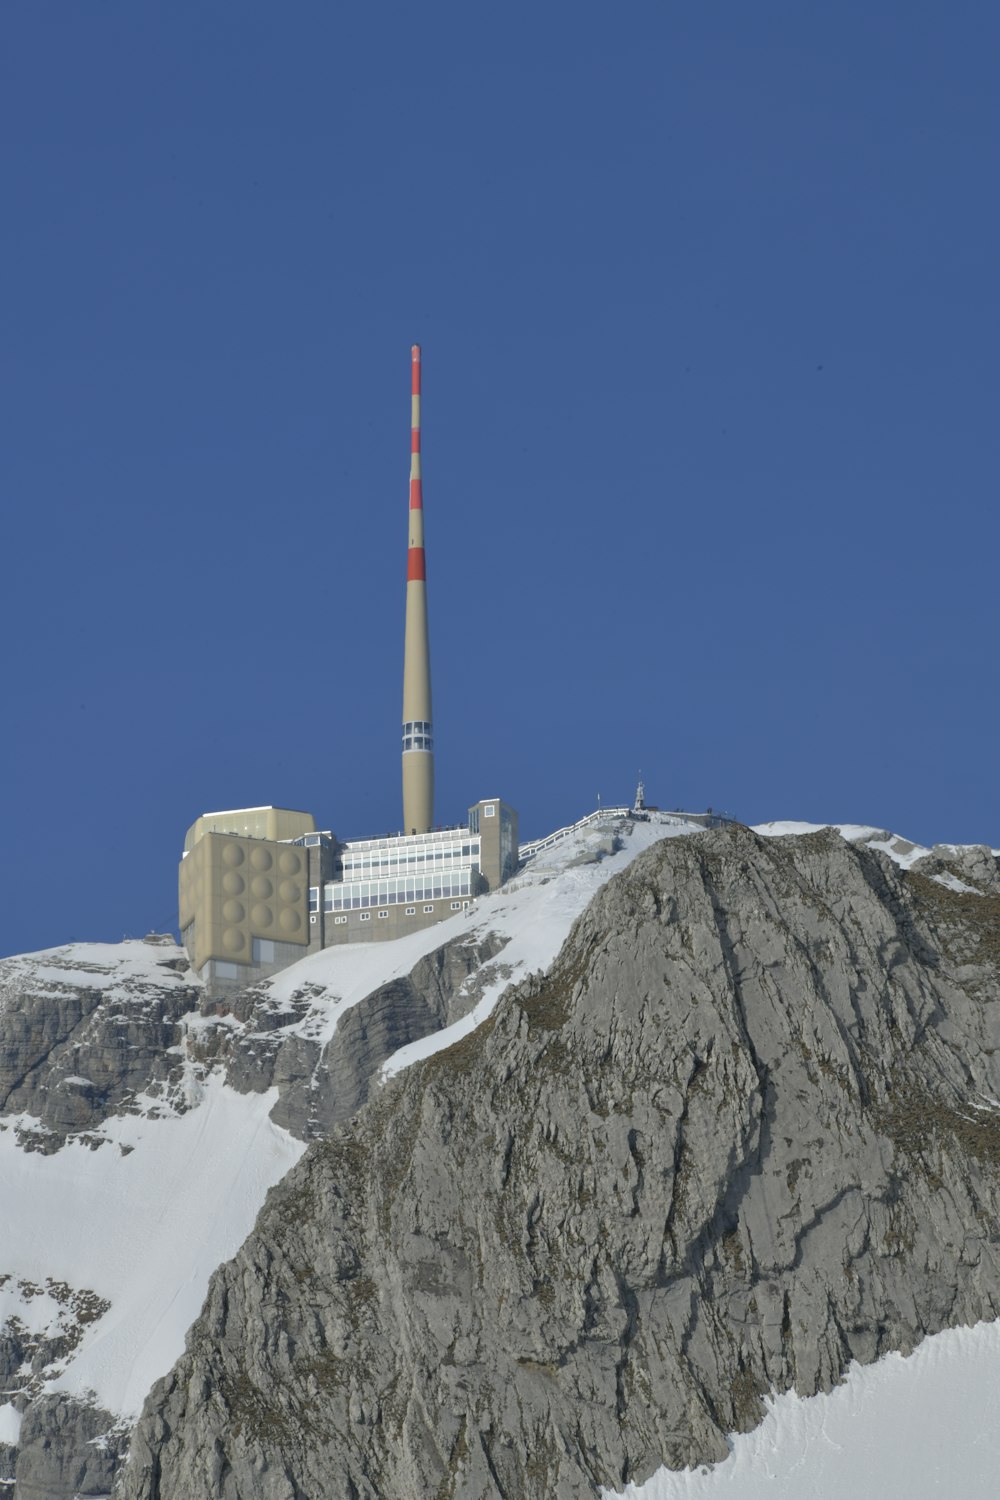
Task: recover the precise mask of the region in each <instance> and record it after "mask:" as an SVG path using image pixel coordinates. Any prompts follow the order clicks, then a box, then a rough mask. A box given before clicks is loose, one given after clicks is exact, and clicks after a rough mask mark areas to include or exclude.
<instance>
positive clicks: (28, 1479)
mask: <svg viewBox="0 0 1000 1500" xmlns="http://www.w3.org/2000/svg"><path fill="white" fill-rule="evenodd" d="M126 1444H127V1434H126V1433H124V1432H123V1431H121V1430H120V1429H119V1428H116V1427H115V1425H114V1418H113V1417H111V1416H110V1415H109V1413H108V1412H105V1411H101V1410H100V1409H99V1408H98V1407H96V1406H89V1405H87V1404H86V1403H85V1402H81V1401H73V1400H72V1399H70V1398H69V1397H67V1396H44V1397H43V1398H42V1399H41V1400H40V1401H37V1402H35V1403H34V1405H32V1406H30V1407H29V1408H28V1410H27V1412H26V1413H25V1417H24V1421H23V1422H22V1424H21V1434H20V1439H19V1442H18V1449H17V1464H16V1468H15V1472H14V1479H15V1484H14V1497H15V1500H68V1497H70V1496H72V1497H73V1500H106V1497H107V1496H108V1494H109V1493H110V1491H111V1486H112V1483H113V1480H114V1475H115V1470H116V1467H117V1464H118V1460H119V1458H120V1456H121V1450H122V1448H123V1447H124V1446H125V1445H126Z"/></svg>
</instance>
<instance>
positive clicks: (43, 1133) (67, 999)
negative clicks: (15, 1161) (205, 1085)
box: [0, 943, 200, 1272]
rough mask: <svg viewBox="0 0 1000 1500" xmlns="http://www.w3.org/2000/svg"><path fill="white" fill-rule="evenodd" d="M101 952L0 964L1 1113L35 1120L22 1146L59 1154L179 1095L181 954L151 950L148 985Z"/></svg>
mask: <svg viewBox="0 0 1000 1500" xmlns="http://www.w3.org/2000/svg"><path fill="white" fill-rule="evenodd" d="M130 946H131V947H132V948H133V949H137V950H138V949H141V947H142V945H141V944H139V943H134V944H131V945H130ZM105 951H106V952H107V953H108V955H109V957H108V959H107V961H106V962H100V961H99V960H94V959H91V960H90V961H89V963H88V961H87V960H86V959H84V958H81V956H80V950H79V949H73V948H68V949H56V950H54V951H53V952H51V953H44V954H31V955H28V956H27V957H24V958H11V959H5V960H4V961H3V962H0V1115H11V1114H21V1113H24V1114H26V1115H29V1116H31V1117H32V1118H33V1121H34V1122H37V1123H32V1124H31V1125H28V1126H27V1127H22V1129H21V1130H20V1131H19V1134H20V1136H21V1139H22V1142H23V1144H25V1145H27V1146H28V1147H29V1149H31V1148H33V1149H36V1150H41V1151H46V1152H51V1151H58V1150H59V1148H60V1146H62V1145H64V1144H65V1142H66V1138H67V1136H69V1135H76V1136H79V1135H81V1134H85V1133H86V1132H88V1131H92V1130H94V1129H96V1128H97V1126H99V1125H100V1124H101V1122H102V1121H103V1120H105V1119H107V1117H108V1116H109V1115H111V1114H115V1113H121V1112H124V1111H137V1110H140V1109H142V1108H144V1107H146V1108H148V1106H149V1104H150V1103H151V1102H152V1100H153V1099H154V1098H155V1097H156V1096H159V1097H162V1098H163V1099H164V1100H166V1099H167V1098H168V1097H169V1096H171V1095H173V1094H176V1093H177V1092H178V1085H179V1081H180V1076H181V1072H182V1059H181V1057H180V1055H179V1051H178V1049H177V1048H176V1047H175V1046H174V1044H175V1043H176V1042H177V1041H178V1040H179V1037H180V1029H179V1027H178V1024H177V1023H178V1022H179V1020H180V1018H181V1017H182V1016H183V1015H185V1014H186V1013H188V1012H190V1011H192V1010H193V1009H194V1008H195V1006H196V1005H197V1003H198V999H199V996H200V990H199V989H198V987H197V986H196V985H195V984H193V983H192V982H191V980H190V979H189V978H188V977H187V969H188V963H187V959H186V957H185V956H184V953H183V950H182V949H180V948H175V947H174V946H173V945H171V946H170V947H169V948H168V949H165V950H164V951H163V954H162V957H161V955H160V953H159V952H158V950H153V956H152V960H151V963H150V965H149V967H151V968H154V969H155V970H157V971H158V977H157V978H156V979H155V980H153V981H152V982H151V980H150V978H149V976H148V974H142V972H141V970H138V966H137V965H136V966H131V967H130V966H129V965H128V964H127V963H122V962H121V960H120V959H119V958H118V957H117V953H116V950H115V949H114V948H108V949H107V950H105ZM111 955H115V956H111ZM137 970H138V972H137ZM140 1094H141V1095H143V1096H144V1102H143V1104H142V1105H137V1104H136V1097H137V1096H138V1095H140ZM173 1107H175V1106H173V1105H172V1106H171V1108H173ZM2 1271H3V1267H2V1265H0V1272H2Z"/></svg>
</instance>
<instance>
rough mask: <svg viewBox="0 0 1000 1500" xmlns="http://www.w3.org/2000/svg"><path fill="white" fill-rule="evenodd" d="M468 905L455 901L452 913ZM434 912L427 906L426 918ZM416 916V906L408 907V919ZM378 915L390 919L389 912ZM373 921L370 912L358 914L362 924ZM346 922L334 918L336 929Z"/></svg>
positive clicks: (343, 919)
mask: <svg viewBox="0 0 1000 1500" xmlns="http://www.w3.org/2000/svg"><path fill="white" fill-rule="evenodd" d="M468 904H469V903H468V901H453V902H452V903H451V909H452V911H461V910H462V908H463V907H464V906H468ZM433 912H434V908H433V906H425V907H424V915H425V916H430V915H433ZM416 914H417V908H416V907H415V906H408V907H407V908H406V915H407V916H408V917H415V916H416ZM376 915H377V917H378V918H379V920H380V921H388V919H389V913H388V912H387V911H380V912H377V913H376ZM371 919H372V914H371V912H370V911H363V912H359V914H358V920H359V921H361V922H370V921H371ZM346 921H347V918H346V917H334V919H333V925H334V927H343V926H344V925H345V923H346Z"/></svg>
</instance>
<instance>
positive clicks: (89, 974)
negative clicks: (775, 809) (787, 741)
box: [0, 815, 928, 1500]
mask: <svg viewBox="0 0 1000 1500" xmlns="http://www.w3.org/2000/svg"><path fill="white" fill-rule="evenodd" d="M817 826H819V825H812V824H801V823H795V824H792V823H772V824H766V825H763V826H762V827H760V828H759V829H758V830H757V831H758V832H759V833H761V834H773V835H779V834H789V833H806V832H810V831H812V830H813V829H814V828H815V827H817ZM621 831H622V834H623V847H622V848H620V849H619V850H617V851H616V852H614V853H608V852H606V849H607V838H606V834H604V835H602V833H601V831H600V829H594V828H590V829H584V830H581V831H579V832H578V833H577V834H575V835H573V836H572V837H570V838H567V839H565V840H563V841H562V842H560V843H559V844H557V845H555V846H553V847H552V848H551V849H549V850H547V851H544V852H543V853H541V854H539V855H538V856H536V858H535V859H534V860H533V861H532V863H531V864H530V865H529V866H528V867H527V868H526V870H525V871H524V872H522V873H521V874H520V875H519V876H517V877H516V878H515V879H514V880H513V881H511V882H510V883H509V884H508V885H507V886H506V887H505V888H504V889H503V890H501V891H498V892H495V893H493V894H492V895H489V896H486V897H483V898H481V899H480V900H479V901H478V902H477V903H475V904H474V905H473V906H472V907H470V908H469V909H468V910H467V911H465V912H462V913H459V914H457V915H456V916H454V917H453V918H451V919H450V920H449V921H447V922H443V923H441V924H439V925H438V926H435V927H433V928H430V929H427V930H425V931H423V932H420V933H416V934H413V935H412V936H410V937H406V938H402V939H399V940H397V941H395V942H386V943H372V944H365V945H356V946H351V947H349V948H338V949H332V950H328V951H326V952H324V953H319V954H314V955H312V956H310V957H307V958H305V959H303V960H301V961H300V962H299V963H297V964H295V965H293V966H292V967H291V968H289V969H287V970H285V971H284V972H283V973H281V974H279V975H277V976H275V977H274V978H273V979H272V980H271V981H269V982H268V984H267V986H266V991H267V995H268V997H269V999H268V1003H269V1005H270V1006H271V1007H272V1008H273V1009H274V1010H278V1011H280V1010H282V1009H286V1008H287V1009H288V1010H289V1011H291V1010H292V1009H293V1007H292V1004H291V1002H292V997H293V996H296V997H298V998H299V1001H300V1003H299V1005H298V1006H297V1009H298V1012H299V1014H298V1018H297V1019H296V1021H295V1022H294V1023H293V1024H292V1025H291V1026H289V1027H288V1029H287V1033H286V1034H289V1035H294V1034H295V1033H298V1034H299V1035H301V1036H303V1037H308V1038H309V1039H310V1040H312V1041H316V1042H319V1043H321V1044H322V1043H325V1042H328V1041H329V1040H330V1039H331V1038H332V1037H333V1035H334V1033H335V1031H336V1027H337V1023H338V1019H339V1018H340V1017H341V1016H342V1015H343V1014H344V1013H345V1012H346V1011H347V1010H348V1009H349V1008H350V1007H351V1006H353V1005H356V1004H357V1003H358V1002H359V1001H361V1000H362V999H364V998H365V997H366V996H367V995H368V994H370V993H371V992H372V990H374V989H376V988H377V987H379V986H380V985H383V984H386V983H387V982H388V981H390V980H392V979H393V978H395V977H398V976H403V975H406V974H408V973H409V972H410V971H411V970H412V968H413V967H414V965H415V964H416V963H417V962H418V960H419V959H420V958H421V957H422V956H424V955H425V954H427V953H430V952H432V951H433V950H434V949H436V948H437V947H439V946H441V945H442V944H444V943H447V942H449V941H451V940H454V939H456V938H459V939H460V938H462V937H463V936H465V937H469V938H472V937H476V936H478V937H482V936H485V934H487V933H488V932H494V933H498V934H500V935H501V936H503V937H504V938H505V939H506V940H507V941H506V946H505V947H504V949H503V950H502V951H501V952H500V953H499V954H498V956H497V957H496V958H495V959H493V960H492V961H491V962H490V963H488V964H486V965H485V966H484V967H483V968H482V969H481V970H480V971H479V973H478V974H476V975H475V976H473V979H472V980H471V981H470V983H471V984H473V985H474V986H475V994H476V1004H475V1006H474V1007H473V1009H472V1010H471V1011H470V1013H469V1015H467V1016H466V1017H465V1018H464V1019H462V1020H461V1021H459V1022H457V1023H456V1024H455V1025H454V1026H452V1027H449V1028H448V1029H447V1030H444V1031H441V1032H438V1033H436V1034H435V1035H433V1036H431V1037H427V1038H424V1039H423V1040H421V1041H419V1042H416V1043H413V1044H411V1045H410V1046H408V1047H405V1048H403V1049H401V1051H399V1052H397V1053H396V1054H395V1055H394V1056H393V1057H391V1058H390V1059H389V1060H388V1062H387V1063H386V1064H385V1066H384V1069H383V1074H384V1075H385V1076H388V1075H391V1074H393V1073H396V1072H398V1071H399V1070H400V1069H402V1068H404V1067H406V1066H408V1065H409V1064H410V1063H412V1062H413V1061H415V1060H417V1059H418V1058H420V1057H424V1056H427V1055H429V1054H430V1053H432V1052H434V1051H437V1050H438V1049H440V1048H442V1047H446V1046H448V1045H450V1044H451V1043H452V1042H454V1041H455V1040H457V1039H458V1038H459V1037H460V1036H462V1035H464V1034H466V1033H467V1032H469V1031H471V1030H472V1029H473V1028H474V1027H475V1026H477V1025H479V1024H480V1023H481V1022H482V1021H483V1020H484V1019H485V1018H486V1016H487V1015H489V1013H490V1012H491V1011H492V1009H493V1008H494V1006H495V1005H496V1003H497V1001H498V1000H499V998H500V996H501V995H502V993H503V992H504V990H505V989H506V988H507V986H508V985H509V984H510V983H511V982H513V981H516V980H518V979H520V978H523V977H525V976H526V975H527V974H529V973H531V972H533V971H535V970H539V969H545V968H546V967H547V966H548V965H549V964H550V963H551V962H552V960H553V959H554V958H555V957H556V955H557V953H558V952H559V949H560V947H561V946H562V943H563V941H564V940H565V938H566V936H567V935H568V933H569V930H570V928H571V926H572V924H573V922H574V921H575V919H576V918H577V917H578V916H579V915H580V913H581V912H582V911H583V910H584V909H585V908H586V906H587V905H588V903H589V902H590V900H591V898H592V897H593V895H594V894H595V892H596V891H597V890H598V889H599V888H600V887H601V886H602V885H603V884H604V883H605V882H606V881H607V880H609V879H610V878H611V876H612V875H614V874H616V873H617V872H618V871H619V870H621V869H623V868H624V867H625V866H626V865H627V864H628V863H629V862H630V861H631V860H632V859H634V858H635V857H636V855H638V854H639V853H641V852H642V851H643V850H644V849H646V848H648V847H649V846H650V845H651V844H653V843H655V842H656V841H657V840H659V839H661V838H664V837H671V836H677V835H679V834H683V833H701V832H702V831H703V830H701V828H700V827H697V826H695V825H684V824H678V823H677V822H675V821H666V820H665V821H663V822H659V821H658V820H657V819H656V817H655V815H654V816H653V818H652V819H651V820H650V821H649V822H645V823H644V822H639V823H635V824H627V825H624V828H623V829H622V830H621ZM840 831H841V832H842V833H843V835H844V837H845V838H848V839H850V840H852V841H861V842H865V843H868V844H871V845H872V846H873V847H875V848H881V849H883V850H884V851H885V852H886V853H888V854H890V855H891V857H893V858H894V859H896V860H897V862H898V863H900V864H902V865H904V866H908V865H909V864H912V863H913V861H914V860H916V859H918V858H920V857H921V856H923V855H924V854H926V853H927V852H928V851H926V850H924V849H922V848H921V847H920V846H919V845H914V844H912V843H910V842H909V841H907V840H904V839H901V838H898V837H897V836H895V835H892V834H888V833H886V832H885V831H884V830H880V829H875V828H867V827H861V826H855V825H843V826H842V827H841V829H840ZM174 951H175V952H176V950H174ZM164 956H165V955H164V951H163V950H159V949H156V948H150V947H148V946H147V945H145V944H142V943H124V944H120V945H106V944H74V945H71V946H69V947H66V948H63V949H58V950H53V951H52V952H49V953H46V954H40V955H27V956H25V957H23V958H18V959H11V960H6V961H5V962H4V964H3V965H2V966H0V970H2V972H0V1008H2V1007H3V1006H4V1005H9V1004H12V1003H16V1000H15V997H16V993H17V988H18V984H19V983H20V982H21V981H22V980H23V978H24V977H25V975H26V974H27V973H28V971H29V970H30V972H31V978H32V981H33V983H34V985H35V988H36V991H37V989H38V988H39V986H41V987H42V988H43V989H47V990H48V992H49V993H51V994H52V996H53V997H54V998H58V996H59V995H60V994H64V993H66V991H67V990H71V989H72V988H73V987H83V986H86V987H89V988H91V989H94V988H98V989H101V990H102V991H106V993H107V994H108V995H109V996H121V997H128V996H130V995H134V994H135V993H137V992H138V991H139V990H141V987H142V986H143V985H144V984H152V983H155V984H157V985H159V986H161V987H163V986H165V985H166V986H174V985H184V984H190V978H189V976H183V977H182V976H180V975H176V974H173V973H171V972H170V971H169V970H165V969H164V968H163V961H164ZM166 956H168V957H169V954H168V955H166ZM303 994H307V995H308V997H309V1001H308V1007H307V1009H306V1010H305V1011H304V1012H303V1011H302V1008H301V996H302V995H303ZM207 1024H209V1023H208V1021H207V1020H206V1018H204V1017H202V1016H200V1015H199V1013H198V1012H197V1011H195V1010H192V1011H191V1012H190V1014H189V1015H188V1016H187V1017H186V1018H185V1020H184V1023H183V1028H184V1030H185V1032H186V1033H187V1035H186V1036H185V1039H184V1041H183V1042H182V1045H181V1049H180V1050H181V1052H182V1054H185V1055H186V1043H187V1036H191V1037H194V1036H196V1035H197V1033H198V1032H199V1030H200V1029H201V1028H203V1027H204V1026H205V1025H207ZM212 1024H219V1019H218V1018H212ZM222 1024H232V1025H236V1024H238V1023H236V1022H235V1020H234V1019H232V1018H228V1017H227V1018H223V1020H222ZM184 1078H185V1082H184V1092H185V1094H186V1097H185V1098H184V1099H183V1100H182V1101H177V1102H178V1103H182V1104H183V1105H185V1106H186V1112H175V1110H174V1109H173V1108H172V1107H171V1102H170V1100H169V1099H166V1100H165V1099H164V1098H163V1097H162V1096H160V1097H157V1098H153V1097H143V1096H141V1095H140V1096H139V1097H138V1098H137V1099H136V1100H135V1102H134V1107H135V1110H136V1112H135V1113H130V1114H126V1115H123V1116H113V1117H111V1118H110V1119H109V1120H107V1121H106V1122H105V1124H104V1125H103V1126H102V1127H101V1129H100V1131H99V1132H98V1133H97V1134H98V1136H99V1138H100V1140H101V1141H102V1142H103V1143H102V1144H100V1145H99V1146H98V1147H97V1148H96V1149H91V1148H90V1147H89V1146H88V1145H86V1144H84V1143H82V1142H79V1141H75V1142H74V1141H70V1142H69V1143H68V1144H67V1145H66V1146H64V1147H63V1149H62V1150H60V1151H58V1152H56V1153H55V1154H53V1155H49V1156H44V1155H41V1154H39V1153H37V1152H32V1153H28V1152H25V1151H24V1150H22V1149H21V1147H20V1146H19V1144H18V1139H17V1136H18V1127H24V1126H27V1127H28V1129H29V1130H30V1129H31V1128H32V1122H31V1121H30V1120H25V1119H23V1118H15V1117H11V1116H7V1117H0V1193H2V1195H3V1198H2V1201H3V1206H4V1213H3V1215H2V1217H0V1323H2V1322H6V1321H7V1320H8V1319H10V1318H16V1319H17V1320H18V1321H19V1323H20V1324H21V1326H22V1327H23V1328H24V1329H25V1330H26V1331H28V1332H29V1333H32V1334H35V1335H46V1334H47V1335H49V1336H52V1335H54V1334H56V1333H58V1332H59V1330H60V1329H62V1328H64V1327H67V1326H68V1325H69V1324H70V1323H71V1322H72V1318H71V1314H72V1313H73V1312H74V1310H75V1312H76V1313H77V1314H79V1311H80V1307H81V1306H84V1307H85V1304H86V1303H87V1299H88V1298H89V1299H90V1302H91V1304H92V1305H91V1308H90V1313H89V1314H88V1315H87V1316H85V1317H82V1318H78V1326H79V1325H82V1337H81V1338H80V1341H79V1343H78V1344H77V1346H76V1348H75V1349H73V1350H72V1351H71V1353H70V1354H69V1356H68V1357H67V1358H65V1359H64V1360H63V1361H62V1363H61V1364H59V1365H56V1366H53V1367H51V1368H49V1369H47V1370H46V1371H45V1372H44V1380H43V1382H42V1384H41V1385H40V1386H38V1387H36V1389H62V1390H66V1391H70V1392H73V1393H76V1394H83V1393H85V1392H93V1394H94V1396H95V1399H96V1400H97V1402H98V1404H100V1405H101V1406H103V1407H106V1408H107V1409H109V1410H110V1411H112V1412H114V1413H116V1414H119V1415H120V1416H121V1417H123V1418H125V1419H129V1418H131V1417H133V1416H134V1415H135V1414H136V1413H137V1412H138V1410H139V1408H140V1406H141V1404H142V1401H143V1399H144V1397H145V1395H146V1393H147V1391H148V1389H149V1387H150V1386H151V1384H152V1383H153V1381H154V1380H155V1379H157V1378H158V1377H159V1376H160V1375H162V1374H164V1373H166V1371H167V1370H168V1369H169V1368H170V1367H171V1366H172V1364H173V1363H174V1361H175V1360H176V1358H177V1357H178V1355H179V1354H180V1352H181V1349H182V1347H183V1341H184V1336H185V1333H186V1331H187V1329H188V1328H189V1326H190V1325H191V1323H192V1322H193V1320H194V1318H195V1317H196V1316H197V1314H198V1312H199V1310H200V1307H201V1305H202V1301H203V1299H204V1296H205V1292H206V1290H207V1285H208V1280H209V1278H210V1276H211V1274H212V1271H213V1270H214V1269H215V1267H216V1266H217V1265H218V1264H220V1263H221V1262H222V1261H223V1260H225V1259H228V1258H229V1257H230V1256H232V1255H233V1254H234V1253H235V1251H236V1250H237V1248H238V1247H239V1245H240V1244H241V1243H242V1241H243V1239H244V1238H245V1237H246V1235H247V1234H248V1232H249V1230H250V1228H251V1227H252V1225H253V1222H254V1219H255V1217H256V1214H257V1212H258V1210H259V1208H260V1206H261V1204H262V1203H263V1200H264V1197H265V1195H266V1193H267V1190H268V1188H269V1187H270V1186H271V1185H272V1184H274V1183H276V1182H277V1181H278V1180H280V1178H281V1177H282V1176H283V1175H284V1174H285V1172H287V1171H288V1170H289V1168H290V1167H291V1166H292V1165H293V1164H294V1163H295V1162H296V1161H297V1160H298V1159H299V1157H300V1156H301V1154H302V1152H303V1150H304V1149H305V1148H304V1146H303V1144H302V1143H301V1142H300V1141H298V1140H296V1139H294V1138H292V1137H291V1136H290V1135H288V1134H287V1133H286V1132H284V1131H283V1130H281V1129H279V1128H278V1127H276V1126H275V1125H274V1124H273V1123H272V1122H271V1120H270V1119H269V1112H270V1110H271V1108H272V1106H273V1104H274V1102H275V1099H276V1097H277V1091H276V1090H271V1091H270V1092H269V1093H266V1094H250V1095H246V1094H240V1093H237V1092H236V1091H235V1090H233V1089H231V1088H230V1087H228V1086H227V1084H226V1083H225V1079H224V1076H223V1074H222V1073H221V1072H219V1071H217V1072H215V1073H207V1072H205V1071H204V1070H203V1069H199V1068H198V1067H196V1066H194V1065H192V1064H187V1065H186V1067H185V1073H184ZM2 1278H6V1280H3V1279H2ZM81 1299H82V1300H81ZM105 1303H106V1304H108V1306H107V1310H105V1311H102V1310H101V1309H102V1306H103V1304H105ZM85 1311H86V1307H85ZM94 1314H96V1315H94ZM15 1427H16V1414H15V1413H14V1412H13V1410H12V1409H11V1408H10V1407H9V1406H3V1405H0V1442H2V1441H3V1440H4V1439H3V1434H4V1433H6V1432H9V1431H13V1429H14V1428H15ZM741 1441H742V1440H741ZM671 1482H673V1481H671ZM670 1493H671V1494H673V1491H671V1492H670ZM649 1500H653V1492H650V1496H649Z"/></svg>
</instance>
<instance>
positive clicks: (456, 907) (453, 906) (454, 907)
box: [451, 901, 462, 911]
mask: <svg viewBox="0 0 1000 1500" xmlns="http://www.w3.org/2000/svg"><path fill="white" fill-rule="evenodd" d="M451 909H452V911H461V910H462V903H461V901H453V902H452V903H451Z"/></svg>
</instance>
